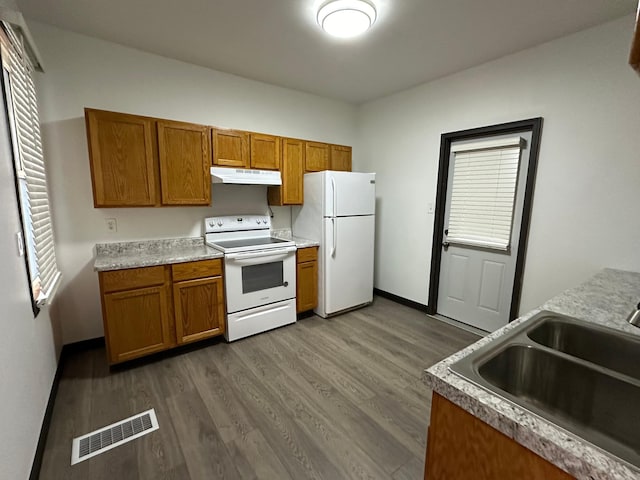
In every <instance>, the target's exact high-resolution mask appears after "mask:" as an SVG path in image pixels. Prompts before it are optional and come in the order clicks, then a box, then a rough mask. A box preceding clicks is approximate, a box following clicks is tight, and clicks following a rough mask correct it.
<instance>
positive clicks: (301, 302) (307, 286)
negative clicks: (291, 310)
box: [296, 261, 318, 313]
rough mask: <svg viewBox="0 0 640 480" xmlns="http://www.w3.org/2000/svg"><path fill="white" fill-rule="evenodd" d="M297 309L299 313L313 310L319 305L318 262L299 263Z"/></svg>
mask: <svg viewBox="0 0 640 480" xmlns="http://www.w3.org/2000/svg"><path fill="white" fill-rule="evenodd" d="M296 282H297V283H296V288H297V291H296V310H297V312H298V313H300V312H306V311H308V310H313V309H314V308H316V307H317V306H318V262H317V261H312V262H304V263H299V264H298V265H297V278H296Z"/></svg>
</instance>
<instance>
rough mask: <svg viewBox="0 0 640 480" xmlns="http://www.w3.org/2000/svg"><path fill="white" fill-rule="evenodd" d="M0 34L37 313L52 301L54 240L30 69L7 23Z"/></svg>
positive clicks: (55, 272)
mask: <svg viewBox="0 0 640 480" xmlns="http://www.w3.org/2000/svg"><path fill="white" fill-rule="evenodd" d="M0 33H1V34H2V35H1V36H0V40H1V43H2V93H3V96H4V106H5V111H4V112H2V113H3V114H5V115H6V116H7V118H8V120H9V127H10V135H11V143H12V150H13V157H14V168H15V173H16V190H17V196H18V203H19V208H20V213H21V218H22V227H23V241H24V246H25V254H26V258H27V262H26V264H27V271H28V274H29V278H30V281H31V295H32V299H33V303H34V312H36V313H37V312H38V309H39V307H41V306H43V305H45V304H46V303H47V302H48V301H50V300H51V298H52V297H53V294H54V293H55V290H56V288H57V286H58V283H59V281H60V272H59V271H58V267H57V264H56V256H55V247H54V242H53V229H52V224H51V214H50V209H49V196H48V194H47V182H46V175H45V165H44V157H43V154H42V143H41V139H40V120H39V117H38V108H37V102H36V93H35V86H34V83H33V76H32V74H33V66H32V64H31V61H30V60H29V58H28V56H27V54H26V51H25V48H24V46H23V43H22V39H21V36H20V35H19V34H18V33H17V32H16V31H14V30H13V29H12V27H11V26H10V25H9V24H7V23H6V22H2V31H1V32H0Z"/></svg>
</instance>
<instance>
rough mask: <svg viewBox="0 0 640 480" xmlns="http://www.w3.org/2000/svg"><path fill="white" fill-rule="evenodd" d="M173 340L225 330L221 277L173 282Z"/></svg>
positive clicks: (203, 335)
mask: <svg viewBox="0 0 640 480" xmlns="http://www.w3.org/2000/svg"><path fill="white" fill-rule="evenodd" d="M173 302H174V305H175V314H176V340H177V342H178V343H179V344H182V343H189V342H195V341H198V340H203V339H205V338H209V337H215V336H218V335H221V334H223V333H224V285H223V282H222V277H209V278H199V279H197V280H186V281H182V282H176V283H174V284H173Z"/></svg>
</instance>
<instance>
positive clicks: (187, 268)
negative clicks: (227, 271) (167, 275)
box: [171, 258, 222, 282]
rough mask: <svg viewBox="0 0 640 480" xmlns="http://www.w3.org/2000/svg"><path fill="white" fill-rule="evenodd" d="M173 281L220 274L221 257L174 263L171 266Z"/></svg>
mask: <svg viewBox="0 0 640 480" xmlns="http://www.w3.org/2000/svg"><path fill="white" fill-rule="evenodd" d="M171 272H172V274H173V281H174V282H178V281H181V280H192V279H195V278H204V277H215V276H218V275H222V259H220V258H213V259H211V260H199V261H197V262H186V263H176V264H175V265H172V266H171Z"/></svg>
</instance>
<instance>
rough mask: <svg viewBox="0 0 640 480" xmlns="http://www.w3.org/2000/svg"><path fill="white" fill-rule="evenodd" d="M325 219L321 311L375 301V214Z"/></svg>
mask: <svg viewBox="0 0 640 480" xmlns="http://www.w3.org/2000/svg"><path fill="white" fill-rule="evenodd" d="M324 222H325V228H324V232H325V238H324V251H323V262H324V265H323V267H324V268H322V270H323V271H324V276H323V278H322V282H323V285H322V288H323V290H324V305H323V306H322V307H323V308H322V307H321V308H320V309H319V312H318V313H319V314H322V313H324V316H326V315H331V314H333V313H336V312H339V311H341V310H345V309H347V308H351V307H356V306H358V305H362V304H364V303H369V302H371V301H372V300H373V243H374V230H375V216H373V215H367V216H360V217H340V218H325V219H324ZM323 310H324V311H323Z"/></svg>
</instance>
